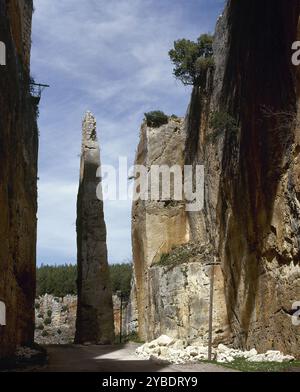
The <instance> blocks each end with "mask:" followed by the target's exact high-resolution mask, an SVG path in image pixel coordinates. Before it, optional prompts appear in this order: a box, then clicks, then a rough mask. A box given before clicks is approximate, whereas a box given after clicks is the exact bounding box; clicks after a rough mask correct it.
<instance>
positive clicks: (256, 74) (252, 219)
mask: <svg viewBox="0 0 300 392" xmlns="http://www.w3.org/2000/svg"><path fill="white" fill-rule="evenodd" d="M299 15H300V2H299V1H298V0H293V1H291V2H289V3H288V4H287V3H286V2H284V1H280V0H275V1H264V2H259V1H254V2H253V1H250V0H248V1H243V2H236V1H230V2H229V5H228V17H227V22H225V23H227V24H228V32H229V37H228V45H227V60H226V64H225V68H224V78H223V83H222V93H221V96H220V101H219V104H220V105H224V107H226V110H227V111H228V112H229V113H231V114H232V116H234V117H235V118H237V119H238V121H239V130H238V132H237V133H236V134H232V133H230V132H229V131H227V132H226V133H225V135H224V140H223V147H222V149H223V154H222V161H221V166H220V173H221V175H220V178H221V180H220V184H219V189H218V209H217V230H218V232H219V241H218V244H217V246H218V250H219V256H220V260H221V262H222V268H223V272H224V278H225V281H226V290H225V293H226V302H227V310H228V316H229V321H230V324H231V327H232V332H233V334H234V342H235V345H236V346H239V347H250V346H254V345H255V346H256V347H257V348H258V350H259V351H265V350H267V349H272V348H275V349H278V350H281V351H283V352H286V353H289V354H293V355H295V356H298V357H299V356H300V351H299V343H300V330H299V327H296V326H293V324H292V320H291V315H292V311H291V309H292V304H293V303H294V302H295V301H299V297H300V267H299V261H300V253H299V244H300V233H299V224H300V199H299V176H300V161H299V152H300V133H299V131H300V129H299V121H298V119H299V109H300V106H299V86H300V85H299V83H298V82H297V80H298V81H299V78H297V77H298V76H299V69H297V68H296V67H294V66H293V65H292V62H291V45H292V42H294V41H296V40H297V38H298V40H299V35H298V36H297V25H298V23H299ZM254 25H255V28H253V26H254ZM297 73H298V75H297Z"/></svg>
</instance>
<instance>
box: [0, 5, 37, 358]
mask: <svg viewBox="0 0 300 392" xmlns="http://www.w3.org/2000/svg"><path fill="white" fill-rule="evenodd" d="M32 10H33V5H32V1H30V0H29V1H25V0H24V1H21V0H19V1H16V0H11V1H9V2H7V1H1V2H0V40H1V41H3V42H4V43H5V44H6V51H7V65H6V66H1V67H0V222H1V224H0V244H1V245H0V300H1V301H3V302H4V303H5V304H6V311H7V314H6V321H7V325H6V326H5V327H2V326H0V358H3V357H7V356H10V355H12V354H13V353H14V351H15V347H16V346H17V345H26V344H31V343H33V335H34V297H35V264H36V212H37V155H38V130H37V124H36V107H35V105H34V103H33V101H32V99H31V96H30V93H29V76H30V75H29V69H30V64H29V59H30V31H31V17H32ZM25 25H26V28H25Z"/></svg>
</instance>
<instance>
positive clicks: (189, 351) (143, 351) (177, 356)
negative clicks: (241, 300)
mask: <svg viewBox="0 0 300 392" xmlns="http://www.w3.org/2000/svg"><path fill="white" fill-rule="evenodd" d="M212 354H213V358H214V359H215V360H216V361H217V362H219V363H229V362H233V361H234V360H236V359H238V358H244V359H245V360H246V361H249V362H281V363H282V362H291V361H293V360H295V358H294V357H293V356H291V355H284V354H282V353H281V352H280V351H273V350H269V351H267V352H266V353H265V354H258V353H257V351H256V349H255V348H253V349H251V350H249V351H241V350H236V349H233V348H230V347H227V346H225V345H224V344H219V346H218V348H217V349H215V348H213V350H212ZM136 355H137V356H139V357H141V358H143V359H150V358H156V359H160V360H164V361H168V362H171V363H175V364H182V363H188V362H199V361H203V360H207V359H208V347H206V346H203V345H200V344H193V345H190V346H189V345H187V344H185V343H184V342H183V341H182V340H179V339H177V340H176V339H173V338H170V337H168V336H166V335H162V336H160V337H159V338H158V339H155V340H153V341H152V342H149V343H145V344H144V345H143V346H141V347H138V348H137V350H136Z"/></svg>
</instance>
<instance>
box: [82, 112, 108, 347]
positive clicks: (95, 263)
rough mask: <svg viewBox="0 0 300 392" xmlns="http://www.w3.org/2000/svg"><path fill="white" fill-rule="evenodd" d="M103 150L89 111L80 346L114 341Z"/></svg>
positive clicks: (85, 126) (84, 157) (84, 145)
mask: <svg viewBox="0 0 300 392" xmlns="http://www.w3.org/2000/svg"><path fill="white" fill-rule="evenodd" d="M99 167H100V149H99V144H98V140H97V132H96V120H95V118H94V116H93V115H92V114H91V113H90V112H87V114H86V115H85V118H84V120H83V126H82V153H81V168H80V183H79V191H78V199H77V224H76V225H77V257H78V281H77V285H78V311H77V320H76V336H75V341H76V342H77V343H96V344H110V343H112V342H113V341H114V321H113V303H112V291H111V284H110V277H109V269H108V261H107V246H106V225H105V221H104V213H103V201H102V200H99V199H98V197H97V190H98V196H99V189H101V179H100V178H99V177H97V170H98V168H99Z"/></svg>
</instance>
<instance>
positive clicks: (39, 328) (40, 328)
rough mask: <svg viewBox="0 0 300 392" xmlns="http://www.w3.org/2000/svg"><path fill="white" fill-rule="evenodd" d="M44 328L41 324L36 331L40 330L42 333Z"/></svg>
mask: <svg viewBox="0 0 300 392" xmlns="http://www.w3.org/2000/svg"><path fill="white" fill-rule="evenodd" d="M44 328H45V327H44V325H43V324H39V325H38V326H37V327H36V329H38V330H40V331H42V330H43V329H44Z"/></svg>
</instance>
